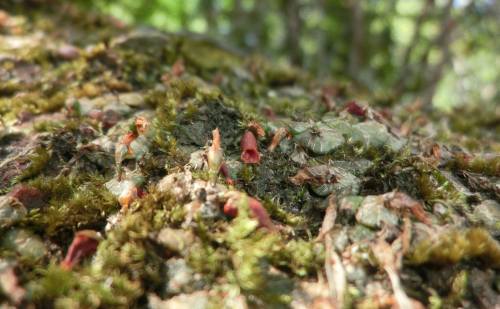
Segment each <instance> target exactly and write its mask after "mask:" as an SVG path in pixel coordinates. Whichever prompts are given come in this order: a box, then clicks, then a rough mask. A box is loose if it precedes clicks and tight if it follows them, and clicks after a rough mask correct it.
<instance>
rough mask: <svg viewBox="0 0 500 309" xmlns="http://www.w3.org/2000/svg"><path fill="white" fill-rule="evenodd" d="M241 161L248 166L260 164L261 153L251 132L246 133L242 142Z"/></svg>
mask: <svg viewBox="0 0 500 309" xmlns="http://www.w3.org/2000/svg"><path fill="white" fill-rule="evenodd" d="M240 146H241V161H243V163H246V164H257V163H259V162H260V153H259V149H258V146H257V139H256V138H255V135H253V133H252V132H251V131H245V134H243V137H242V138H241V142H240Z"/></svg>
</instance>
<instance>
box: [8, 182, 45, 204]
mask: <svg viewBox="0 0 500 309" xmlns="http://www.w3.org/2000/svg"><path fill="white" fill-rule="evenodd" d="M10 196H11V197H14V198H16V199H17V200H18V201H19V202H21V204H23V205H24V207H26V208H27V209H34V208H40V207H42V206H43V205H44V204H45V201H44V198H45V195H44V194H43V193H42V192H41V191H40V190H38V189H37V188H33V187H29V186H26V185H18V186H16V187H14V189H13V190H12V192H11V193H10Z"/></svg>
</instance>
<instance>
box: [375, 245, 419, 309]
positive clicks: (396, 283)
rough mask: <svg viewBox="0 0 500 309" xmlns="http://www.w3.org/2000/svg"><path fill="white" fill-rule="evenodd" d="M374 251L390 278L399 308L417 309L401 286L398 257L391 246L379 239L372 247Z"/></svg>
mask: <svg viewBox="0 0 500 309" xmlns="http://www.w3.org/2000/svg"><path fill="white" fill-rule="evenodd" d="M372 251H373V253H374V254H375V257H376V258H377V260H378V261H379V263H380V264H381V265H382V267H383V268H384V270H385V272H386V273H387V275H388V276H389V280H390V281H391V286H392V290H393V292H394V297H395V298H396V302H397V304H398V307H399V308H401V309H403V308H408V309H417V307H416V306H414V303H413V302H412V300H411V299H410V298H409V297H408V295H406V293H405V291H404V290H403V287H402V286H401V281H400V280H399V275H398V269H397V267H396V264H397V263H396V255H395V254H394V251H393V250H392V248H391V246H390V245H389V244H388V243H387V242H385V240H382V239H379V241H378V242H377V243H376V244H374V245H373V246H372Z"/></svg>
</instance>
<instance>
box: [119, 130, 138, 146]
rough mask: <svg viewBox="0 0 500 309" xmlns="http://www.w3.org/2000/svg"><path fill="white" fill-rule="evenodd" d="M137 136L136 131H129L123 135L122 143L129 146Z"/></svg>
mask: <svg viewBox="0 0 500 309" xmlns="http://www.w3.org/2000/svg"><path fill="white" fill-rule="evenodd" d="M136 138H137V134H135V133H134V132H129V133H127V134H125V135H124V136H123V137H122V144H123V145H125V146H129V145H130V143H132V142H133V141H134V140H135V139H136Z"/></svg>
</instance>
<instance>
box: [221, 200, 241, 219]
mask: <svg viewBox="0 0 500 309" xmlns="http://www.w3.org/2000/svg"><path fill="white" fill-rule="evenodd" d="M223 211H224V214H225V215H226V216H228V217H231V218H234V217H236V216H237V215H238V207H236V205H235V204H234V203H233V201H231V200H229V201H227V202H226V204H224V209H223Z"/></svg>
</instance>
